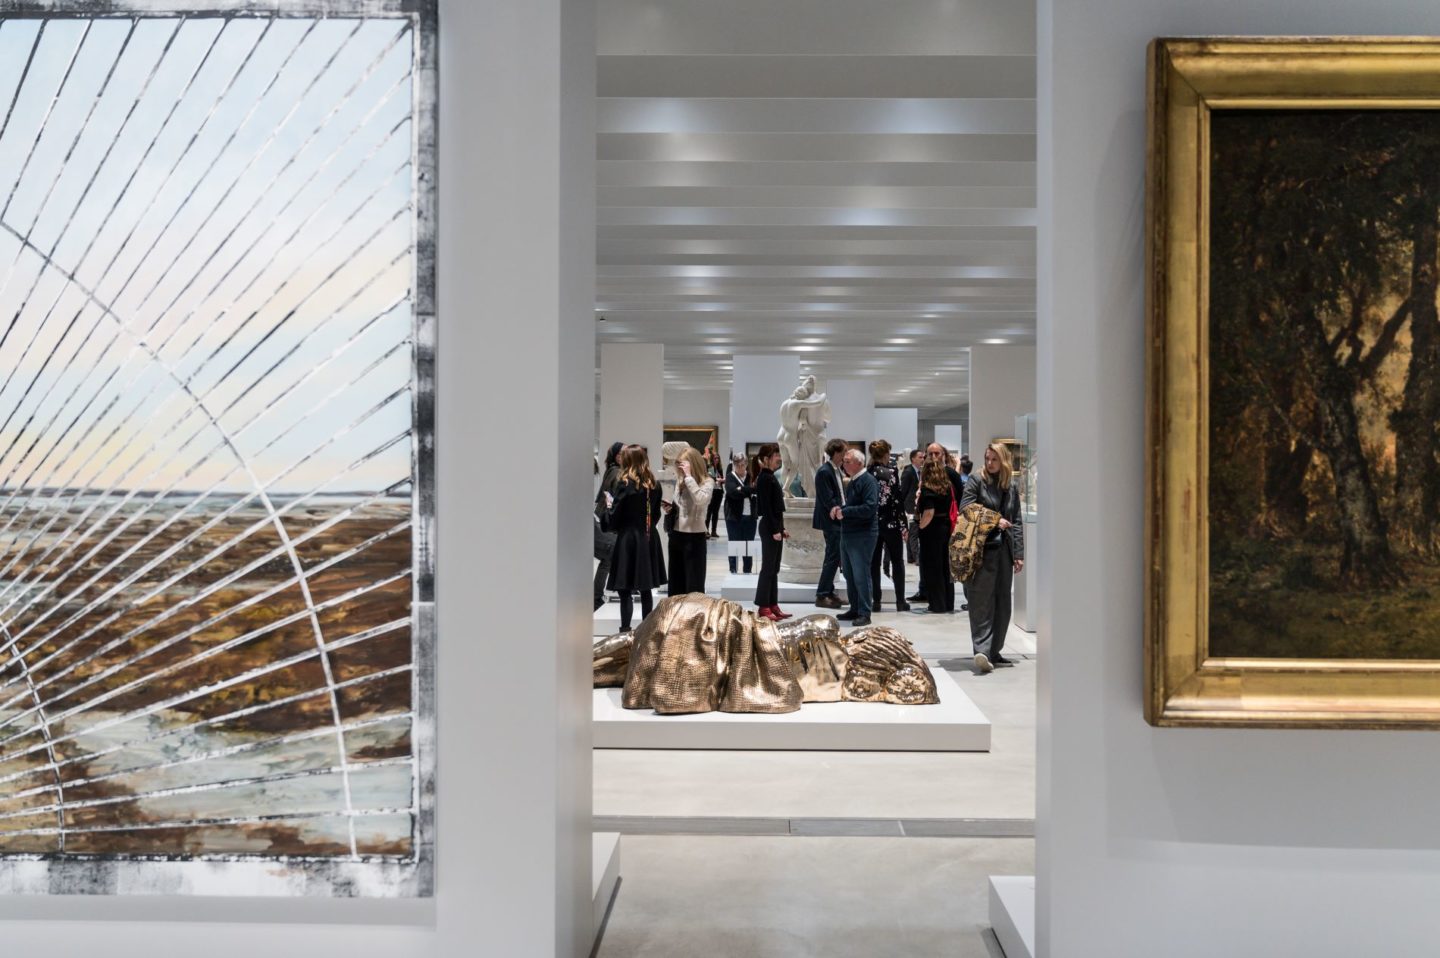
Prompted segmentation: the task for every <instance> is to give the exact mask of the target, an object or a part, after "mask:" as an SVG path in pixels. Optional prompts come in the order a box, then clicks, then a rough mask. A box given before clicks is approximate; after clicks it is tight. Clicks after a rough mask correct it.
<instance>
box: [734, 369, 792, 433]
mask: <svg viewBox="0 0 1440 958" xmlns="http://www.w3.org/2000/svg"><path fill="white" fill-rule="evenodd" d="M733 362H734V366H735V369H734V374H735V376H734V381H733V384H732V385H731V387H730V442H731V443H732V444H733V445H734V446H735V451H736V452H741V453H743V452H744V451H745V444H746V443H747V442H774V441H775V437H776V436H777V435H779V434H780V404H781V403H782V402H784V401H785V400H786V398H788V397H789V395H790V394H791V393H792V392H794V391H795V387H796V386H798V385H799V384H800V357H798V356H736V357H735V358H734V360H733Z"/></svg>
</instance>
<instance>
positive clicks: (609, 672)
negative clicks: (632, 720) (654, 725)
mask: <svg viewBox="0 0 1440 958" xmlns="http://www.w3.org/2000/svg"><path fill="white" fill-rule="evenodd" d="M594 685H595V687H596V688H614V687H617V686H623V687H624V689H625V691H624V694H623V696H622V698H621V704H622V705H623V706H624V707H625V708H627V709H643V708H651V709H654V710H655V711H656V712H659V713H661V714H666V715H679V714H687V713H694V712H713V711H721V712H763V713H780V712H794V711H796V710H797V709H799V708H800V705H801V703H802V702H890V703H895V704H900V705H934V704H936V703H938V702H939V701H940V696H939V694H938V693H937V692H936V689H935V679H934V676H932V675H931V674H930V669H929V668H928V667H927V666H926V665H925V662H924V661H923V660H922V659H921V658H920V656H919V654H918V653H917V652H916V651H915V648H914V646H912V645H911V644H910V641H909V640H908V639H906V638H905V637H904V636H903V635H901V634H900V633H899V632H896V631H895V630H894V629H890V628H886V627H884V626H869V627H867V628H863V629H856V630H854V631H853V632H850V633H848V634H842V633H841V631H840V623H839V622H837V621H836V620H835V619H834V618H833V617H832V616H828V615H810V616H806V617H804V618H801V619H796V620H795V621H793V622H784V623H778V624H777V623H775V622H771V621H770V620H768V619H763V618H761V617H759V616H757V615H755V614H753V613H751V612H749V611H747V610H745V609H744V608H742V607H741V606H740V605H738V604H736V603H734V602H727V601H726V600H724V599H716V598H713V597H711V596H707V595H703V594H701V593H691V594H689V595H678V596H671V597H670V598H668V599H665V600H663V601H662V602H661V603H660V604H659V605H658V606H656V607H655V611H654V612H652V613H651V614H650V615H649V616H647V617H646V618H645V621H643V622H641V623H640V627H639V628H637V629H636V630H635V631H634V632H633V633H630V632H622V633H620V634H619V635H612V636H609V637H607V638H603V639H601V640H600V641H598V642H596V643H595V649H594Z"/></svg>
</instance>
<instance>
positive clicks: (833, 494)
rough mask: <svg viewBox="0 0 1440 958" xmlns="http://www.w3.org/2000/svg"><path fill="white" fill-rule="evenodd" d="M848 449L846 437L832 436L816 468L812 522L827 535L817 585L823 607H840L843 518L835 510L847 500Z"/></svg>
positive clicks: (818, 602)
mask: <svg viewBox="0 0 1440 958" xmlns="http://www.w3.org/2000/svg"><path fill="white" fill-rule="evenodd" d="M849 448H850V447H849V446H847V445H846V444H845V440H843V439H831V440H830V441H829V442H827V443H826V444H825V455H826V456H827V457H828V459H827V460H826V461H825V462H822V463H821V464H820V468H819V469H817V470H815V515H814V518H812V519H811V521H810V525H811V527H812V528H814V529H819V530H820V531H821V532H822V533H824V534H825V559H824V562H823V564H822V565H821V566H820V583H819V585H817V586H816V587H815V604H816V605H818V606H819V607H820V608H822V609H838V608H840V605H841V602H840V597H839V596H838V595H836V594H835V573H836V572H838V571H839V570H840V520H839V519H837V518H836V517H835V516H834V512H835V509H836V507H837V506H839V505H841V504H842V503H843V502H844V501H845V489H844V486H842V485H841V482H840V457H841V456H843V455H845V450H846V449H849ZM866 561H867V562H868V561H869V560H868V559H867V560H866ZM869 574H870V567H869V566H866V567H865V575H866V576H869ZM867 581H868V579H867Z"/></svg>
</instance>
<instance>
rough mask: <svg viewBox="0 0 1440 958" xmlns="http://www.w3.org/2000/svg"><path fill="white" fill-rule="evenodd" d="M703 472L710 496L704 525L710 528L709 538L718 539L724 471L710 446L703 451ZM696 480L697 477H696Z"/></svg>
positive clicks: (717, 455) (723, 494)
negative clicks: (707, 481)
mask: <svg viewBox="0 0 1440 958" xmlns="http://www.w3.org/2000/svg"><path fill="white" fill-rule="evenodd" d="M704 458H705V470H706V475H707V477H708V478H709V480H710V488H711V490H712V494H711V496H710V505H709V506H708V507H707V508H706V510H705V524H706V525H707V526H709V528H710V538H712V539H718V538H720V536H719V534H718V532H717V530H718V529H719V528H720V506H721V504H722V502H723V501H724V499H725V471H724V470H723V469H721V468H720V456H719V454H718V453H716V452H715V447H714V446H711V447H709V448H708V449H706V450H705V457H704ZM696 479H697V480H698V479H699V477H698V476H697V477H696Z"/></svg>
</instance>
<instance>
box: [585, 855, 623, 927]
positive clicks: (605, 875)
mask: <svg viewBox="0 0 1440 958" xmlns="http://www.w3.org/2000/svg"><path fill="white" fill-rule="evenodd" d="M592 862H593V868H592V870H591V873H592V876H593V879H594V891H595V935H596V937H597V938H598V937H599V935H600V932H601V930H602V929H603V928H604V926H605V915H606V913H607V912H609V911H610V903H611V902H612V901H613V900H614V898H615V891H616V888H617V886H618V885H619V884H620V833H619V832H596V833H595V839H594V845H593V858H592Z"/></svg>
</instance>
